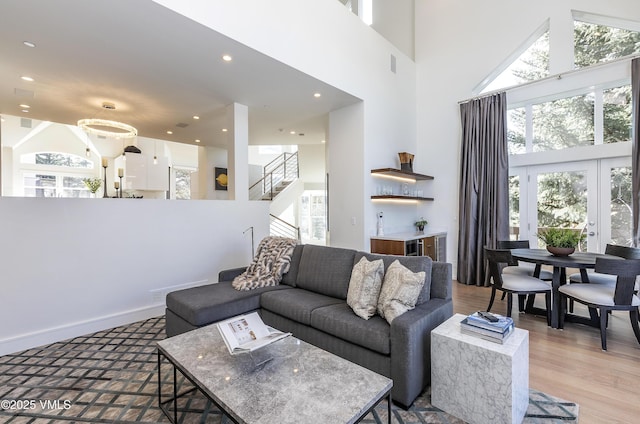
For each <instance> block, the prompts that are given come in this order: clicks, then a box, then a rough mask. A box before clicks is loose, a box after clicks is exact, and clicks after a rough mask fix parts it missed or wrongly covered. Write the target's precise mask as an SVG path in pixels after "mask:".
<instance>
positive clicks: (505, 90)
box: [458, 54, 640, 105]
mask: <svg viewBox="0 0 640 424" xmlns="http://www.w3.org/2000/svg"><path fill="white" fill-rule="evenodd" d="M637 58H640V54H635V55H631V56H625V57H622V58H620V59H615V60H610V61H609V62H604V63H596V64H595V65H591V66H589V67H587V68H579V69H572V70H570V71H566V72H561V73H559V74H555V75H549V76H547V77H544V78H540V79H537V80H535V81H527V82H524V83H522V84H518V85H512V86H509V87H505V88H499V89H496V90H492V91H488V92H486V93H483V94H480V95H477V96H474V97H471V98H468V99H466V100H460V101H459V102H458V104H459V105H461V104H463V103H467V102H471V101H473V100H478V99H482V98H483V97H488V96H493V95H494V94H498V93H501V92H503V91H504V92H506V93H508V92H509V91H511V90H515V89H518V88H523V87H527V86H530V85H534V84H539V83H542V82H544V81H548V80H552V79H562V77H564V76H565V75H573V74H578V73H580V72H586V71H587V70H593V69H594V68H601V67H604V66H608V65H611V64H613V63H617V62H624V61H629V62H631V61H632V60H633V59H637Z"/></svg>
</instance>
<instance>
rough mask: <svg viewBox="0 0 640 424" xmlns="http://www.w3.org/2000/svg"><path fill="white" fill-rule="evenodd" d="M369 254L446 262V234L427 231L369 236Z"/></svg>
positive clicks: (435, 230)
mask: <svg viewBox="0 0 640 424" xmlns="http://www.w3.org/2000/svg"><path fill="white" fill-rule="evenodd" d="M371 253H382V254H387V255H403V256H422V255H424V256H430V257H431V259H433V260H434V261H442V262H445V261H446V257H447V232H446V231H442V230H437V229H427V230H426V231H423V232H421V233H418V232H417V231H407V232H404V233H391V234H386V235H384V236H371Z"/></svg>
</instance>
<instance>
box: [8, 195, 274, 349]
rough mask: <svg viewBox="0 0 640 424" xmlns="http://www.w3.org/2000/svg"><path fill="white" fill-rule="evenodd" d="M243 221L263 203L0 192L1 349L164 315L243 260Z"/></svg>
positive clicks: (259, 232) (264, 231)
mask: <svg viewBox="0 0 640 424" xmlns="http://www.w3.org/2000/svg"><path fill="white" fill-rule="evenodd" d="M250 226H253V227H254V231H255V240H256V245H257V242H258V241H259V240H261V239H262V238H263V237H265V236H266V235H268V232H269V228H268V226H269V219H268V204H267V203H266V202H237V201H234V202H231V201H189V202H184V201H171V200H167V201H161V202H160V201H153V200H144V199H142V200H137V199H42V198H6V197H5V198H0V234H2V239H3V242H2V243H1V244H0V287H1V288H2V296H1V297H0V299H2V300H1V301H0V302H1V306H0V322H2V323H4V324H5V325H2V326H1V327H0V355H3V354H6V353H10V352H14V351H18V350H21V349H25V348H29V347H33V346H37V345H40V344H45V343H50V342H53V341H57V340H62V339H65V338H68V337H74V336H78V335H81V334H86V333H90V332H94V331H98V330H102V329H105V328H110V327H113V326H116V325H122V324H125V323H129V322H133V321H136V320H138V319H143V318H148V317H152V316H157V315H161V314H163V313H164V295H165V294H166V292H168V291H171V290H173V289H175V288H179V287H180V286H182V285H187V286H188V285H200V284H205V283H208V282H214V281H217V273H218V272H219V271H220V270H222V269H226V268H232V267H236V266H242V265H246V264H248V263H249V262H250V260H251V238H250V234H249V233H247V234H245V235H243V231H244V230H245V229H247V228H248V227H250ZM154 291H156V292H157V293H156V295H154ZM9 299H10V300H9Z"/></svg>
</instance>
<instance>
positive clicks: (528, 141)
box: [524, 103, 533, 153]
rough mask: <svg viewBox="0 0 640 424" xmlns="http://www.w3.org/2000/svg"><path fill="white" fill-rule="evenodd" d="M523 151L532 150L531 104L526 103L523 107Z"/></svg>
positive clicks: (529, 151) (528, 151)
mask: <svg viewBox="0 0 640 424" xmlns="http://www.w3.org/2000/svg"><path fill="white" fill-rule="evenodd" d="M524 110H525V130H524V134H525V151H526V152H527V153H531V152H533V105H532V104H531V103H528V104H527V105H526V106H525V107H524Z"/></svg>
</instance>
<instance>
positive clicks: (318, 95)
mask: <svg viewBox="0 0 640 424" xmlns="http://www.w3.org/2000/svg"><path fill="white" fill-rule="evenodd" d="M313 97H315V98H318V97H322V94H320V93H313Z"/></svg>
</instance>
